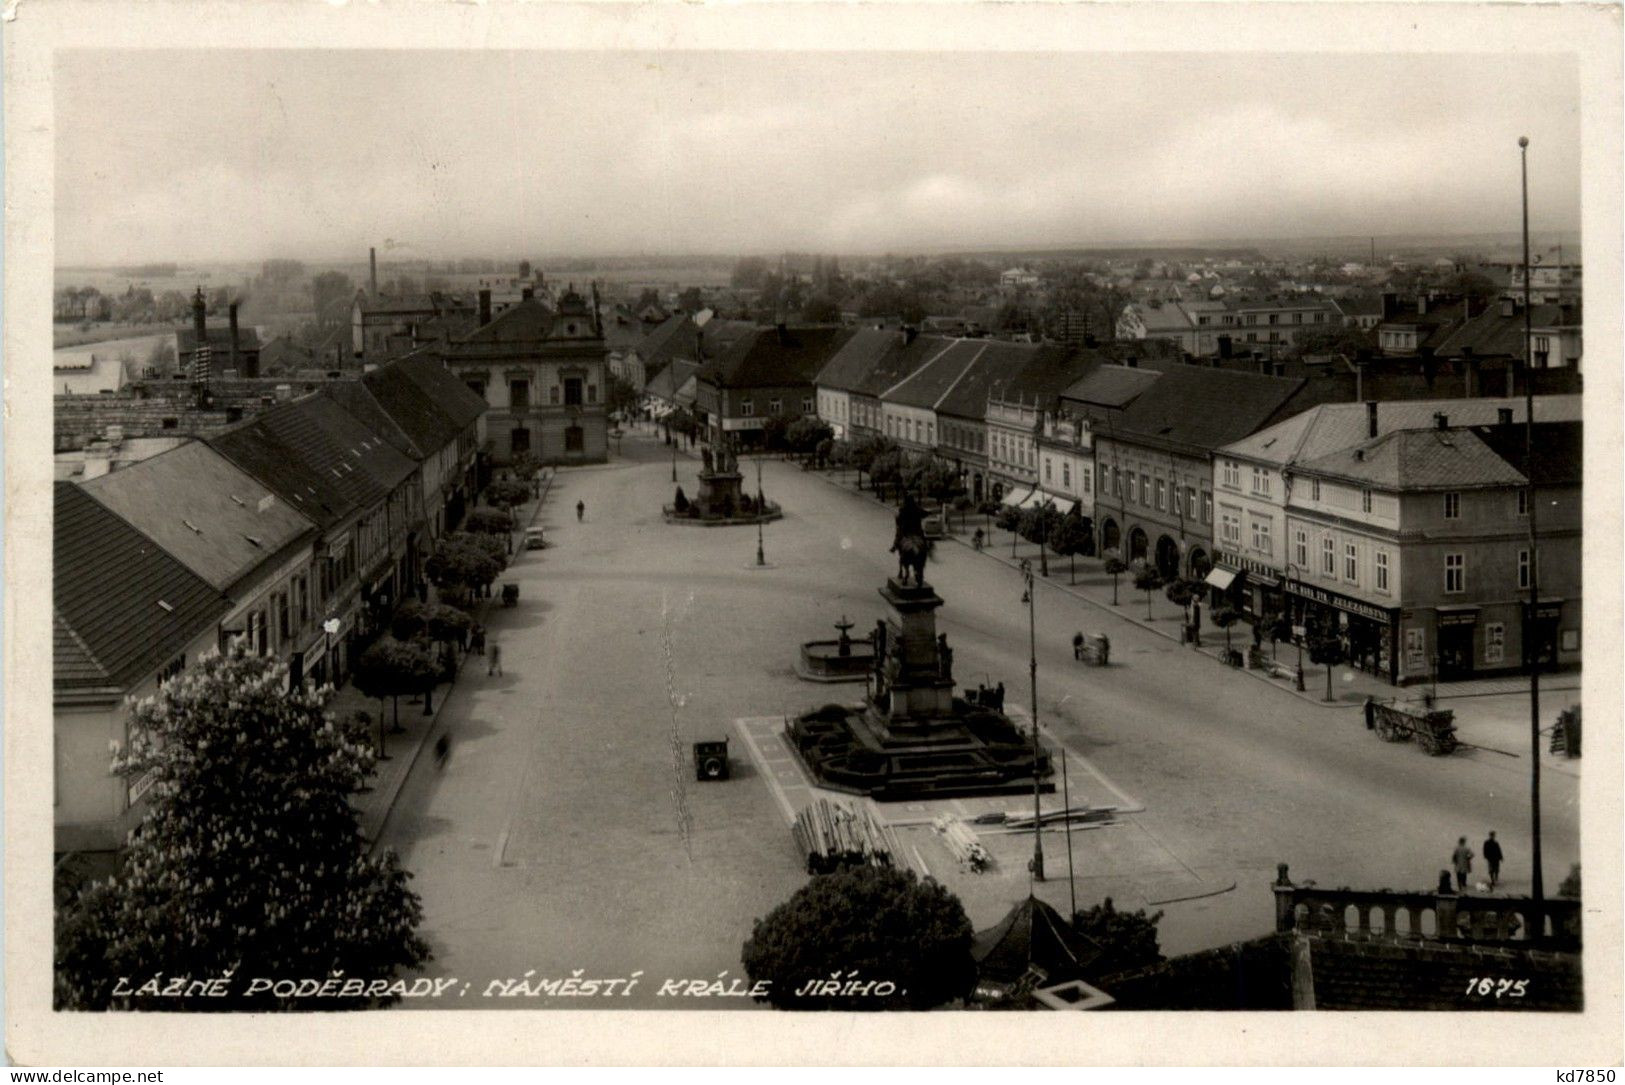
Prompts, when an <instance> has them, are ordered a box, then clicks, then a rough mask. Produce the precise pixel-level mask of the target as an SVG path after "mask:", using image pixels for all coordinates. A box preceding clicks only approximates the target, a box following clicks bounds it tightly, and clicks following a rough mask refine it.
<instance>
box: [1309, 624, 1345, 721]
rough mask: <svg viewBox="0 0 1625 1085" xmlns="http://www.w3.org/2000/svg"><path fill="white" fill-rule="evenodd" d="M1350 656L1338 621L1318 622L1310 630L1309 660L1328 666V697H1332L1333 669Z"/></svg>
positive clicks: (1328, 698)
mask: <svg viewBox="0 0 1625 1085" xmlns="http://www.w3.org/2000/svg"><path fill="white" fill-rule="evenodd" d="M1346 658H1348V654H1347V651H1346V650H1345V648H1344V646H1343V638H1342V636H1341V635H1340V633H1339V632H1338V629H1337V623H1336V622H1330V621H1325V622H1316V623H1315V625H1314V626H1312V627H1311V628H1310V630H1309V661H1310V662H1311V663H1318V664H1320V665H1322V666H1324V667H1325V668H1326V699H1327V700H1328V701H1329V700H1331V699H1332V671H1333V670H1334V669H1335V668H1336V667H1337V665H1338V664H1339V663H1341V662H1343V660H1344V659H1346Z"/></svg>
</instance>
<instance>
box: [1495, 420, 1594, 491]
mask: <svg viewBox="0 0 1625 1085" xmlns="http://www.w3.org/2000/svg"><path fill="white" fill-rule="evenodd" d="M1473 433H1474V434H1476V435H1477V436H1478V439H1479V440H1481V441H1483V442H1484V443H1485V444H1486V445H1488V446H1489V447H1490V449H1491V450H1492V451H1493V452H1494V453H1495V454H1496V455H1497V456H1500V457H1501V458H1502V459H1503V460H1505V461H1506V462H1507V463H1508V464H1510V465H1511V466H1512V467H1513V468H1515V469H1516V470H1518V471H1520V472H1522V471H1523V470H1524V458H1525V457H1524V450H1525V448H1526V445H1525V435H1524V426H1523V424H1522V423H1518V422H1514V423H1512V424H1510V425H1495V426H1474V427H1473ZM1533 436H1534V440H1533V441H1532V442H1530V443H1529V445H1528V446H1527V447H1532V448H1533V449H1534V453H1535V455H1534V461H1535V462H1534V466H1533V468H1532V469H1533V471H1534V476H1535V485H1536V486H1578V485H1580V482H1581V479H1582V477H1583V475H1584V472H1585V433H1584V423H1582V422H1538V421H1537V422H1536V423H1535V425H1534V435H1533Z"/></svg>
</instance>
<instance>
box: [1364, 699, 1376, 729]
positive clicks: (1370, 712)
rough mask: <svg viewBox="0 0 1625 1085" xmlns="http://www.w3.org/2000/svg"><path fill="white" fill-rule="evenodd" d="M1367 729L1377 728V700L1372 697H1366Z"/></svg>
mask: <svg viewBox="0 0 1625 1085" xmlns="http://www.w3.org/2000/svg"><path fill="white" fill-rule="evenodd" d="M1365 729H1366V730H1367V731H1375V730H1376V729H1377V702H1376V701H1374V700H1372V699H1371V698H1370V697H1367V698H1366V699H1365Z"/></svg>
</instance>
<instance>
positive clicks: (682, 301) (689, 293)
mask: <svg viewBox="0 0 1625 1085" xmlns="http://www.w3.org/2000/svg"><path fill="white" fill-rule="evenodd" d="M677 307H678V308H679V309H681V310H683V312H685V313H697V312H699V311H700V310H701V309H704V308H705V293H704V291H702V290H701V289H700V288H699V287H697V286H691V287H689V288H688V289H686V290H684V291H683V292H682V293H681V294H678V295H677Z"/></svg>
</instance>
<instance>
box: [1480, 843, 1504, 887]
mask: <svg viewBox="0 0 1625 1085" xmlns="http://www.w3.org/2000/svg"><path fill="white" fill-rule="evenodd" d="M1483 852H1484V861H1485V862H1486V863H1488V864H1489V865H1490V888H1491V889H1492V890H1493V889H1494V888H1495V887H1496V885H1497V884H1499V883H1500V881H1501V842H1500V841H1499V840H1497V839H1495V830H1494V829H1491V830H1490V838H1489V839H1488V840H1486V841H1484V847H1483Z"/></svg>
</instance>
